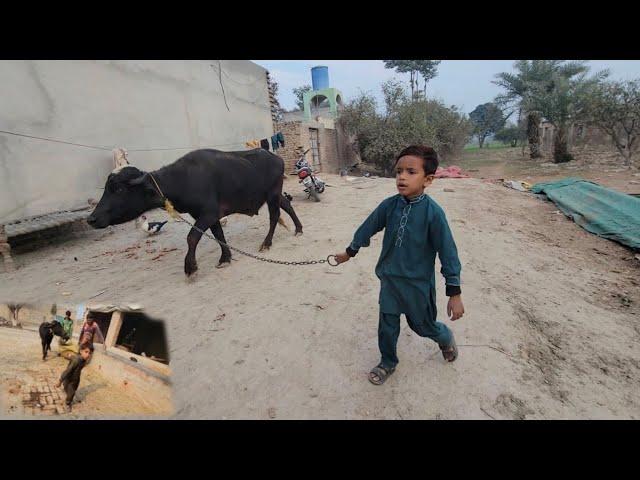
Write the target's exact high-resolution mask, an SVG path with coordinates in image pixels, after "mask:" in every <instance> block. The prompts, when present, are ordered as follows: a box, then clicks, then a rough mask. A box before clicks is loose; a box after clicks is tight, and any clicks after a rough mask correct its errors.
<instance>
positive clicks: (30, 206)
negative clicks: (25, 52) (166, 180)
mask: <svg viewBox="0 0 640 480" xmlns="http://www.w3.org/2000/svg"><path fill="white" fill-rule="evenodd" d="M220 63H221V66H222V71H223V72H224V73H223V74H222V85H223V86H224V92H225V94H226V103H227V104H228V106H229V110H227V107H226V106H225V101H224V98H223V93H222V88H221V85H220V73H219V70H218V68H217V67H218V61H217V60H164V61H163V60H144V61H133V60H127V61H110V60H42V61H41V60H24V61H20V60H4V61H0V130H3V131H8V132H12V133H19V134H25V135H31V136H37V137H44V138H49V139H54V140H60V141H65V142H73V143H78V144H85V145H90V146H98V147H103V148H104V150H99V149H94V148H84V147H79V146H74V145H66V144H61V143H54V142H48V141H44V140H38V139H33V138H25V137H20V136H14V135H7V134H5V133H0V223H6V222H8V221H11V220H14V219H19V218H24V217H26V216H31V215H38V214H41V213H47V212H51V211H55V210H61V209H66V208H72V207H76V206H82V205H87V200H88V199H89V198H91V197H92V198H94V199H96V200H97V199H99V198H100V195H101V190H100V189H101V188H102V187H104V183H105V181H106V178H107V175H108V174H109V173H110V172H111V170H112V169H113V160H112V157H113V154H112V152H111V149H113V148H117V147H122V148H126V149H127V150H128V151H129V155H128V158H129V161H130V162H131V164H133V165H136V166H139V167H141V168H143V169H155V168H159V167H161V166H163V165H166V164H169V163H171V162H173V161H174V160H177V159H178V158H179V157H180V156H182V155H184V154H186V153H188V152H189V151H191V150H193V149H195V148H198V147H214V148H219V149H220V150H237V149H245V148H246V147H245V142H247V141H250V140H260V139H262V138H270V137H271V135H273V133H274V132H273V127H272V121H271V112H270V106H269V94H268V90H267V78H266V70H265V69H264V68H262V67H260V66H258V65H256V64H254V63H253V62H250V61H246V60H222V61H220ZM211 65H214V66H215V67H216V68H213V67H212V66H211ZM146 149H152V150H154V151H136V150H146ZM161 149H168V150H161Z"/></svg>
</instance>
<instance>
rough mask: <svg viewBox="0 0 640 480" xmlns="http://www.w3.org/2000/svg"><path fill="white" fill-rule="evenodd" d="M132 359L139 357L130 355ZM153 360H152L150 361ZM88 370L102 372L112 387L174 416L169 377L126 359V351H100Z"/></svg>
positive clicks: (96, 350)
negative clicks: (124, 352)
mask: <svg viewBox="0 0 640 480" xmlns="http://www.w3.org/2000/svg"><path fill="white" fill-rule="evenodd" d="M128 356H131V357H134V358H135V357H136V356H135V355H132V354H129V355H128ZM150 361H151V360H150ZM87 368H92V369H94V370H96V371H98V372H100V374H101V375H102V376H103V377H104V378H105V379H106V380H107V381H108V382H109V383H111V384H113V385H115V386H117V387H118V388H121V389H122V390H125V391H128V392H130V393H131V394H133V395H135V396H136V397H138V398H139V399H140V400H141V401H143V402H144V403H146V404H147V405H148V406H149V407H151V408H154V409H155V410H156V411H157V413H158V414H166V415H169V414H171V413H173V400H172V390H173V389H172V386H171V380H170V378H169V377H168V376H167V375H163V374H161V373H158V372H156V371H155V370H152V369H150V368H148V367H146V366H145V365H141V364H140V363H139V360H138V362H134V361H132V360H130V359H129V358H127V357H125V355H123V353H122V352H118V351H112V349H107V350H106V351H105V350H103V349H102V348H101V347H99V348H96V349H95V351H94V352H93V356H92V358H91V361H90V362H89V364H88V365H87Z"/></svg>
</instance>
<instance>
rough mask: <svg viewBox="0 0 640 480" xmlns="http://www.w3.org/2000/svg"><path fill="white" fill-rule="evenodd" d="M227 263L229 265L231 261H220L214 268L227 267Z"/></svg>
mask: <svg viewBox="0 0 640 480" xmlns="http://www.w3.org/2000/svg"><path fill="white" fill-rule="evenodd" d="M229 265H231V261H228V262H220V263H219V264H218V265H217V266H216V268H225V267H228V266H229Z"/></svg>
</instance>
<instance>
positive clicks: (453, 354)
mask: <svg viewBox="0 0 640 480" xmlns="http://www.w3.org/2000/svg"><path fill="white" fill-rule="evenodd" d="M440 350H442V356H443V357H444V359H445V360H446V361H447V362H453V361H454V360H455V359H456V358H458V346H457V345H456V339H455V338H453V334H452V335H451V343H450V344H449V345H440Z"/></svg>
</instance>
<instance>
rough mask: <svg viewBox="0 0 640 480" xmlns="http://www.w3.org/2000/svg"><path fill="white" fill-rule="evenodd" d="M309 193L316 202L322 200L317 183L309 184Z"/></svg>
mask: <svg viewBox="0 0 640 480" xmlns="http://www.w3.org/2000/svg"><path fill="white" fill-rule="evenodd" d="M309 195H311V196H312V197H313V199H314V200H315V201H316V202H319V201H320V197H319V196H318V192H317V191H316V187H315V185H309Z"/></svg>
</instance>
